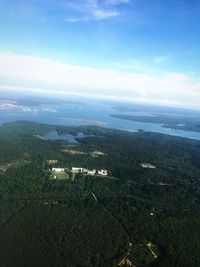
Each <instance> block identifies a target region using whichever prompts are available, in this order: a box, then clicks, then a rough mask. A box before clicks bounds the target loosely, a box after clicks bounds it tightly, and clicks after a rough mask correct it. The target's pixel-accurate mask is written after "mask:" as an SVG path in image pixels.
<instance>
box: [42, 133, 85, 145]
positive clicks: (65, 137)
mask: <svg viewBox="0 0 200 267" xmlns="http://www.w3.org/2000/svg"><path fill="white" fill-rule="evenodd" d="M88 136H90V135H85V134H83V133H78V134H77V135H72V134H58V132H57V131H51V132H49V133H48V134H46V135H45V136H44V138H45V139H46V140H67V141H68V142H69V143H71V144H77V143H78V141H77V138H85V137H88Z"/></svg>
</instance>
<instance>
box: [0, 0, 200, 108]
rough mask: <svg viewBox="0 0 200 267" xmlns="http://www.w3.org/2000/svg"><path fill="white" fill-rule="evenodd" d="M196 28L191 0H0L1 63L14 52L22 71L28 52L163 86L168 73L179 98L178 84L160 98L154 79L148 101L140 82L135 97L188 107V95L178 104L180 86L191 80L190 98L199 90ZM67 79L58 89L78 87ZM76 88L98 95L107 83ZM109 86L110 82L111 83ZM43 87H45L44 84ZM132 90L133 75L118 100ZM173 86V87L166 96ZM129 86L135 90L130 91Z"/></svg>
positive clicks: (199, 16) (195, 4) (199, 12)
mask: <svg viewBox="0 0 200 267" xmlns="http://www.w3.org/2000/svg"><path fill="white" fill-rule="evenodd" d="M199 25H200V2H199V0H167V1H166V0H101V1H97V0H59V1H56V0H48V1H44V0H0V36H1V37H0V38H1V42H0V51H1V56H2V59H3V58H4V61H6V58H5V56H6V55H7V56H8V55H9V59H10V60H11V62H12V57H11V54H12V56H13V57H15V59H16V57H18V60H19V61H20V58H19V56H24V59H25V57H26V62H25V63H24V64H25V66H24V68H26V64H28V62H29V60H30V56H32V59H33V58H35V60H36V59H38V60H39V59H41V58H43V59H46V60H47V61H48V60H52V61H53V62H55V64H56V63H58V62H59V63H63V64H68V65H73V66H77V68H79V67H80V66H82V67H85V68H91V70H93V71H95V70H98V71H102V75H103V74H105V73H103V70H110V71H112V72H117V73H120V75H123V73H125V75H131V74H132V75H133V77H132V78H133V79H134V77H135V76H137V75H141V79H142V80H143V79H144V77H146V76H147V77H148V82H149V81H150V80H151V79H156V78H157V79H158V80H159V79H161V80H162V81H163V82H164V83H165V82H166V81H165V78H166V77H167V78H166V79H169V86H172V84H171V80H172V77H173V79H174V77H176V79H175V84H174V86H176V85H177V84H176V82H177V80H178V81H179V82H180V80H181V82H183V81H184V85H182V84H181V85H178V86H180V87H181V86H183V95H185V99H182V98H183V97H182V93H181V89H179V88H178V90H179V92H178V96H177V94H176V95H172V96H170V99H167V98H166V96H167V92H166V90H167V89H166V86H165V84H163V88H164V89H163V91H164V92H163V97H162V96H161V93H160V92H159V93H158V95H156V88H159V85H160V88H161V90H162V83H161V84H160V81H158V83H159V85H156V86H155V83H156V81H155V80H153V83H152V86H154V88H153V89H152V90H153V94H155V95H154V96H153V98H152V99H151V98H150V95H151V92H149V91H148V88H147V89H146V90H147V91H145V85H144V84H141V88H142V89H141V95H140V97H139V98H141V99H144V98H147V100H149V101H150V102H151V100H152V101H153V102H156V100H158V101H161V100H162V101H163V103H164V102H165V100H166V103H168V102H169V103H170V102H171V103H172V104H173V100H174V103H179V102H180V104H183V105H186V106H187V105H190V102H191V105H193V101H192V98H191V97H190V98H191V99H190V102H189V103H186V102H187V101H188V97H187V94H189V91H188V92H186V91H185V90H189V89H188V88H190V87H189V86H188V83H190V84H191V88H192V89H191V90H195V91H194V92H193V91H192V95H193V97H196V96H197V95H198V93H199V94H200V87H198V86H199V83H200V82H199V77H200V56H199V55H200V45H199V44H200V28H199ZM9 53H10V54H9ZM0 60H1V58H0ZM7 61H8V58H7ZM20 62H21V61H20ZM46 63H47V62H46ZM16 64H17V63H16ZM15 67H16V66H15ZM43 67H44V69H45V66H43ZM22 68H23V67H22ZM59 68H61V65H60V67H59ZM2 69H3V71H2V72H3V73H4V76H1V78H2V79H3V80H4V81H5V79H7V80H6V82H5V84H6V85H8V83H9V79H8V76H9V70H8V66H3V65H2V64H1V70H2ZM44 69H43V70H41V71H44ZM0 75H1V73H0ZM24 75H25V74H24ZM46 75H48V74H47V73H46ZM77 75H78V72H77ZM5 76H6V77H5ZM14 76H15V75H14ZM32 76H33V77H32V85H33V84H34V88H35V87H37V86H38V83H39V80H37V79H36V78H37V77H34V73H33V74H32ZM75 76H76V75H75ZM88 77H89V74H88ZM102 77H103V76H102ZM169 77H170V78H169ZM177 77H178V78H177ZM15 78H16V77H13V73H12V70H10V80H12V81H11V83H10V86H11V85H12V86H14V80H16V79H15ZM21 78H23V77H21ZM137 78H138V76H137ZM107 79H108V77H107ZM138 79H139V78H138ZM36 80H37V81H36ZM122 80H123V79H122ZM136 80H137V79H136ZM123 81H124V80H123ZM130 82H131V80H130ZM148 82H147V83H146V84H147V85H148ZM133 83H134V80H133ZM29 84H31V81H29ZM72 84H73V83H72V81H70V83H69V84H68V83H66V82H65V83H63V87H62V91H64V90H66V91H67V90H68V91H70V85H71V87H74V88H76V89H77V92H79V87H80V86H81V85H80V84H77V85H76V84H73V85H72ZM3 85H4V83H2V86H3ZM23 85H24V86H27V84H23V83H22V81H21V82H19V81H18V84H17V81H16V86H23ZM44 85H45V84H44V81H43V86H44ZM83 85H84V90H85V92H86V94H89V93H96V94H98V95H99V94H103V92H105V90H104V89H106V92H108V91H109V86H110V81H108V86H106V83H105V84H103V86H104V88H102V92H101V91H100V89H98V90H97V89H96V88H99V87H100V86H97V85H96V84H94V85H92V83H91V84H90V86H91V88H92V87H94V90H93V92H92V89H91V90H90V89H88V88H89V86H88V88H87V83H86V84H84V83H83ZM54 86H55V87H56V82H55V83H54ZM112 86H113V88H114V87H115V86H114V84H113V85H112ZM112 86H111V87H112ZM185 86H186V87H187V88H186V87H185ZM44 87H45V88H46V89H48V88H47V87H46V85H45V86H44ZM58 87H59V86H58ZM64 87H65V89H64ZM105 87H106V88H105ZM121 87H122V85H121V86H120V88H121ZM139 87H140V83H139V80H137V82H136V84H135V86H134V87H133V88H132V89H133V94H131V88H129V90H127V91H126V90H125V91H124V92H125V97H128V98H129V96H131V97H133V98H134V97H136V95H137V96H139V90H140V88H139ZM60 90H61V89H60ZM82 90H83V89H82ZM95 90H96V91H95ZM174 90H175V87H173V90H172V93H173V91H174ZM198 90H199V91H198ZM119 91H120V90H119V89H117V90H116V92H115V91H114V90H110V95H114V94H115V95H117V94H118V93H119ZM135 91H137V92H138V94H135V95H134V92H135ZM80 93H84V91H81V92H80ZM170 93H171V92H170ZM121 96H122V92H121V94H120V97H121ZM179 96H180V97H179ZM199 96H200V95H199ZM199 99H200V98H199ZM186 100H187V101H186ZM194 102H195V101H194ZM197 104H198V103H195V105H197Z"/></svg>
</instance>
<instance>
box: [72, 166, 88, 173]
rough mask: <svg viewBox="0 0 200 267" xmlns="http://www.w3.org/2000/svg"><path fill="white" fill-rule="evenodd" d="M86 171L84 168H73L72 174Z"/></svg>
mask: <svg viewBox="0 0 200 267" xmlns="http://www.w3.org/2000/svg"><path fill="white" fill-rule="evenodd" d="M85 171H86V169H84V168H77V167H72V173H83V172H85Z"/></svg>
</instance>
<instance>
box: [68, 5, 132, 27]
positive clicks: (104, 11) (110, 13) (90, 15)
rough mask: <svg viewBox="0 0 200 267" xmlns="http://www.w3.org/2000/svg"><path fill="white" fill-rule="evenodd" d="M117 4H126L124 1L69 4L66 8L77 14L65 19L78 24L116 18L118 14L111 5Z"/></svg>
mask: <svg viewBox="0 0 200 267" xmlns="http://www.w3.org/2000/svg"><path fill="white" fill-rule="evenodd" d="M117 2H118V3H119V2H121V3H127V1H126V0H124V1H123V0H121V1H108V2H104V1H97V0H83V1H80V2H79V1H78V2H75V3H74V2H69V3H68V7H69V8H70V9H71V10H74V11H78V14H76V15H74V16H73V17H69V18H67V19H66V20H65V21H67V22H80V21H82V22H83V21H85V22H88V21H91V20H105V19H109V18H113V17H116V16H118V15H119V14H120V12H119V11H118V10H116V9H114V8H113V5H114V4H115V5H116V4H117Z"/></svg>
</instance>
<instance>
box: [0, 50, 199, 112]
mask: <svg viewBox="0 0 200 267" xmlns="http://www.w3.org/2000/svg"><path fill="white" fill-rule="evenodd" d="M0 81H1V82H0V89H1V90H3V89H4V90H5V89H7V90H11V89H12V90H19V89H20V90H24V91H26V90H29V91H30V90H32V91H34V90H37V91H40V92H51V93H55V94H59V93H60V94H69V93H71V94H73V92H76V94H77V95H87V96H88V95H90V96H97V95H98V96H99V97H102V98H103V97H107V98H113V97H114V98H118V99H121V100H127V99H128V100H130V101H131V100H132V101H142V102H148V103H156V104H169V105H181V106H188V107H195V108H198V104H199V103H198V102H199V99H200V83H199V82H194V81H192V79H191V78H190V77H189V76H187V75H185V74H183V73H165V74H163V75H162V76H158V75H157V76H156V75H150V74H146V73H134V72H121V71H117V70H111V69H97V68H89V67H83V66H77V65H70V64H63V63H59V62H55V61H52V60H49V59H44V58H39V57H32V56H22V55H17V54H14V53H5V52H0Z"/></svg>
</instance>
